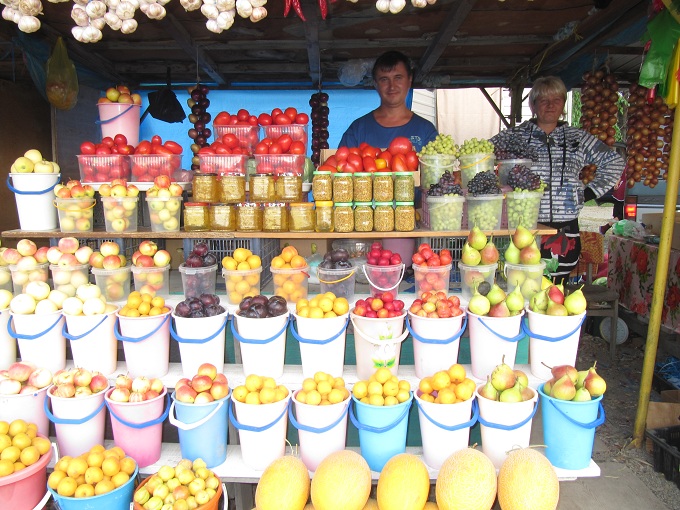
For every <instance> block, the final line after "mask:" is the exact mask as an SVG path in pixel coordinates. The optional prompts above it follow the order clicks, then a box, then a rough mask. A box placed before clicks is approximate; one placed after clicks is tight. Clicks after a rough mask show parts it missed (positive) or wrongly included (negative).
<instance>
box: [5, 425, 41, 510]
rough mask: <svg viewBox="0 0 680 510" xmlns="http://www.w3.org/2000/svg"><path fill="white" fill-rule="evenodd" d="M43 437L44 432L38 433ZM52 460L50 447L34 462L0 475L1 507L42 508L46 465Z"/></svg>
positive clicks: (14, 508)
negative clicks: (9, 473)
mask: <svg viewBox="0 0 680 510" xmlns="http://www.w3.org/2000/svg"><path fill="white" fill-rule="evenodd" d="M40 435H41V436H43V437H44V438H45V439H49V437H47V435H46V434H43V433H42V432H41V433H40ZM50 460H52V448H50V450H49V451H48V452H47V453H45V454H44V455H41V456H40V459H38V461H37V462H36V463H35V464H31V465H30V466H27V467H25V468H24V469H21V470H20V471H17V472H15V473H12V474H11V475H7V476H3V477H0V501H2V505H3V508H7V509H10V508H11V509H12V510H34V509H35V508H38V507H39V508H42V505H41V503H42V501H41V500H42V499H43V497H44V496H45V492H46V491H45V487H47V465H48V464H49V463H50Z"/></svg>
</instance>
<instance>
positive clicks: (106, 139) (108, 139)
mask: <svg viewBox="0 0 680 510" xmlns="http://www.w3.org/2000/svg"><path fill="white" fill-rule="evenodd" d="M101 145H106V146H107V147H113V146H114V145H115V144H114V142H113V138H111V137H110V136H105V137H104V138H102V143H101Z"/></svg>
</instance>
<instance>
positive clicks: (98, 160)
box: [77, 154, 153, 183]
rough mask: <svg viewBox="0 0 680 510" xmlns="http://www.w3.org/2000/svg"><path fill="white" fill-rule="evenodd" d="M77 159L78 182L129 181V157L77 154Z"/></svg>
mask: <svg viewBox="0 0 680 510" xmlns="http://www.w3.org/2000/svg"><path fill="white" fill-rule="evenodd" d="M77 157H78V168H79V170H80V180H81V182H83V183H88V182H109V181H112V180H113V179H125V180H126V181H129V180H130V172H131V170H130V169H131V162H130V156H124V155H122V154H78V156H77ZM152 180H153V179H152Z"/></svg>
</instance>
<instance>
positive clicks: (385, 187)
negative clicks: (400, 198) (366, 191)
mask: <svg viewBox="0 0 680 510" xmlns="http://www.w3.org/2000/svg"><path fill="white" fill-rule="evenodd" d="M373 200H375V201H376V202H391V201H392V200H394V179H392V173H391V172H378V173H376V174H375V177H373Z"/></svg>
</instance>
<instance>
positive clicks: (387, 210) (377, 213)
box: [373, 202, 394, 232]
mask: <svg viewBox="0 0 680 510" xmlns="http://www.w3.org/2000/svg"><path fill="white" fill-rule="evenodd" d="M373 229H374V230H375V231H376V232H391V231H393V230H394V209H393V208H392V202H376V203H375V209H374V210H373Z"/></svg>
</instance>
